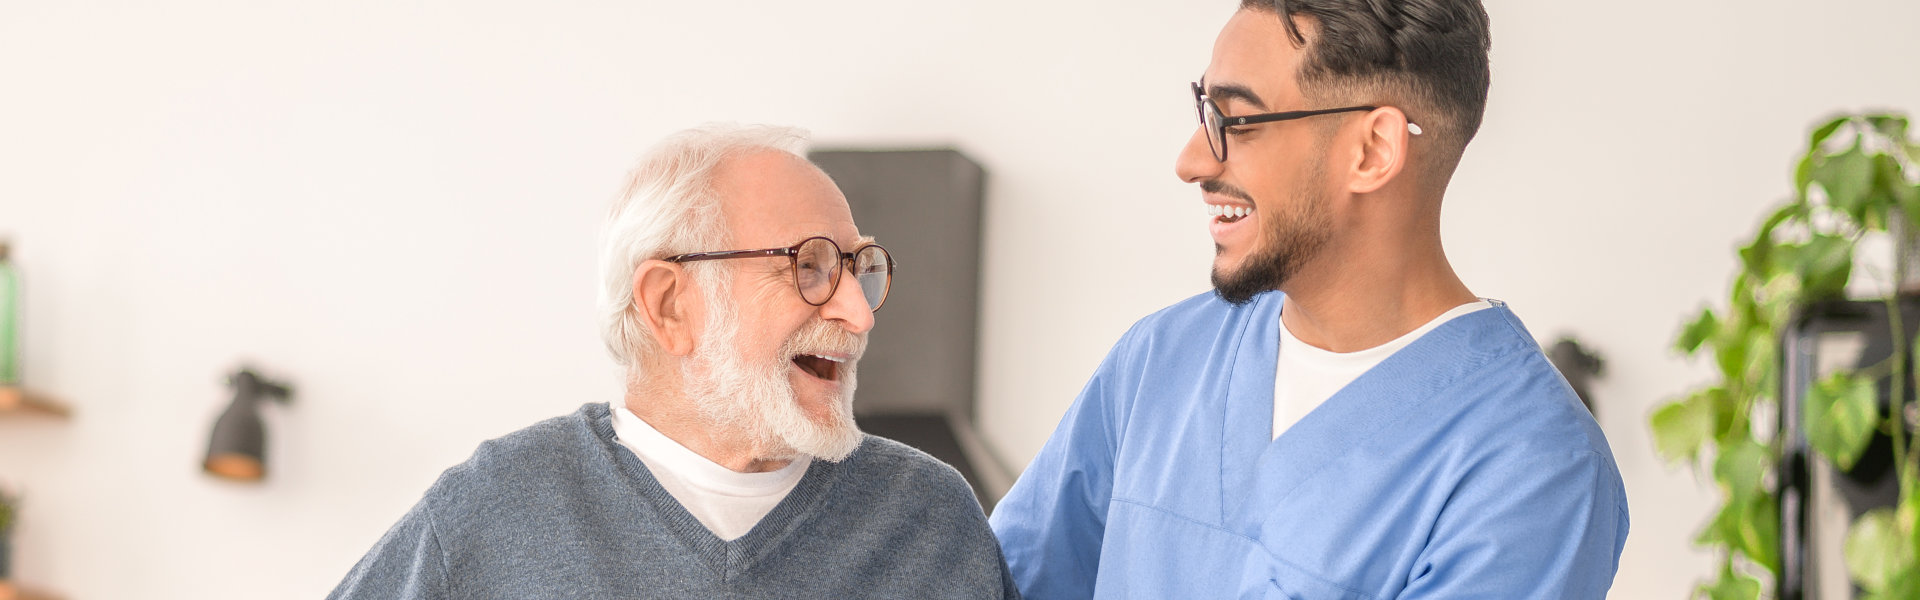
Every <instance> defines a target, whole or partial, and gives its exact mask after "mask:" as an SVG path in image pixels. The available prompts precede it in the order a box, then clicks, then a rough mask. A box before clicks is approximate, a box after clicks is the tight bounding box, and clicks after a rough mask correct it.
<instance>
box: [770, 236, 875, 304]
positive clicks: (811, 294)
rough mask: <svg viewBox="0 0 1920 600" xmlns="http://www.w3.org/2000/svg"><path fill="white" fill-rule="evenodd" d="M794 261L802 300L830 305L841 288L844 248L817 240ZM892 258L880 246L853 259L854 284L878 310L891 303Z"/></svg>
mask: <svg viewBox="0 0 1920 600" xmlns="http://www.w3.org/2000/svg"><path fill="white" fill-rule="evenodd" d="M793 258H794V261H793V264H794V283H796V284H798V285H799V287H800V298H801V299H803V300H806V301H807V303H808V304H812V305H814V306H819V305H822V304H826V303H827V301H828V300H830V299H832V298H833V292H834V290H835V289H837V288H839V287H840V273H841V267H842V266H843V265H842V264H841V261H840V247H839V246H837V245H835V244H834V243H833V241H832V240H828V239H825V238H814V239H810V240H807V241H806V242H805V243H803V244H801V245H800V249H799V251H798V252H796V253H795V254H794V257H793ZM888 258H889V257H888V256H887V251H886V249H885V248H881V247H879V246H867V247H864V248H861V249H860V252H859V254H855V255H854V257H853V274H854V283H856V284H857V285H859V286H860V293H861V295H862V296H864V297H865V299H866V301H867V306H868V307H871V308H872V309H874V310H879V309H880V305H881V304H882V303H885V302H886V301H887V290H888V288H889V287H890V286H891V284H892V283H893V265H892V261H891V260H888Z"/></svg>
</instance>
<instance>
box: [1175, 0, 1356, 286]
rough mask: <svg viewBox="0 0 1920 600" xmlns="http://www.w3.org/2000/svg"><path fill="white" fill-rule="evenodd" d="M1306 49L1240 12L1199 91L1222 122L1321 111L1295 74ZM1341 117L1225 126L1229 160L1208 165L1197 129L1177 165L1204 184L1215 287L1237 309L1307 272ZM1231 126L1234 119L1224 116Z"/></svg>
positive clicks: (1271, 20) (1265, 18)
mask: <svg viewBox="0 0 1920 600" xmlns="http://www.w3.org/2000/svg"><path fill="white" fill-rule="evenodd" d="M1301 53H1302V50H1301V49H1298V48H1294V47H1293V46H1292V44H1290V43H1288V41H1287V33H1286V28H1285V25H1283V24H1282V23H1281V22H1280V17H1278V16H1277V15H1275V14H1274V13H1272V12H1267V11H1254V10H1241V11H1239V12H1237V13H1235V14H1234V15H1233V18H1232V19H1230V20H1228V21H1227V25H1226V27H1225V28H1224V29H1222V30H1221V31H1220V37H1219V38H1218V39H1217V40H1216V41H1215V42H1214V46H1213V60H1212V62H1211V63H1210V64H1208V65H1207V71H1206V75H1205V77H1204V79H1203V80H1202V81H1201V85H1202V87H1203V91H1204V92H1205V93H1206V94H1207V95H1208V96H1209V97H1210V98H1212V100H1213V102H1214V103H1215V104H1217V105H1218V106H1219V108H1220V111H1221V113H1222V114H1224V115H1225V116H1227V117H1229V118H1231V117H1234V116H1244V115H1253V114H1261V113H1271V112H1282V111H1292V110H1305V109H1317V108H1327V107H1323V106H1312V105H1309V103H1308V102H1307V101H1306V99H1305V98H1304V97H1303V96H1302V95H1301V93H1300V86H1299V84H1298V82H1297V81H1296V79H1295V77H1294V73H1295V72H1296V71H1297V70H1298V67H1299V61H1300V58H1301ZM1345 117H1346V116H1345V115H1338V114H1336V115H1325V116H1318V117H1310V118H1307V119H1301V120H1293V121H1281V122H1273V123H1260V124H1254V125H1247V126H1240V127H1228V128H1227V133H1226V137H1225V139H1226V144H1227V146H1228V148H1229V150H1228V152H1227V160H1226V161H1225V162H1221V161H1218V160H1215V159H1214V156H1213V152H1212V150H1211V149H1210V148H1209V146H1208V142H1207V137H1206V132H1205V131H1203V130H1196V131H1195V132H1194V134H1193V136H1192V137H1191V138H1189V139H1188V140H1187V145H1186V147H1185V148H1183V149H1182V150H1181V152H1180V156H1179V158H1178V159H1177V160H1176V162H1175V164H1174V170H1175V172H1176V174H1178V175H1179V176H1180V179H1182V180H1184V181H1186V182H1188V183H1195V184H1199V185H1200V189H1201V199H1202V200H1203V201H1204V202H1205V203H1206V206H1205V207H1203V210H1204V214H1205V215H1206V218H1207V219H1208V222H1209V231H1210V233H1212V235H1213V241H1214V247H1215V255H1214V260H1213V284H1214V287H1215V288H1216V289H1217V290H1218V291H1219V293H1220V295H1221V297H1222V298H1225V299H1226V300H1227V301H1229V302H1234V303H1242V302H1246V301H1247V300H1249V299H1251V298H1252V296H1253V295H1254V294H1258V293H1260V292H1264V291H1267V290H1272V289H1278V288H1279V287H1281V286H1282V285H1284V284H1285V283H1286V282H1287V281H1288V280H1289V279H1290V278H1291V277H1293V276H1294V275H1297V274H1299V272H1300V271H1301V270H1303V269H1306V268H1309V267H1310V266H1311V264H1312V263H1313V262H1314V260H1315V259H1316V258H1318V257H1319V255H1320V254H1321V252H1320V251H1321V250H1322V249H1323V248H1324V247H1325V246H1326V245H1327V244H1328V242H1329V241H1330V240H1331V239H1332V237H1333V234H1334V227H1333V225H1334V219H1333V216H1332V215H1331V214H1330V212H1329V211H1330V209H1331V208H1332V207H1331V206H1330V204H1331V202H1330V198H1331V197H1332V195H1333V193H1334V190H1335V187H1334V183H1335V182H1332V181H1330V180H1329V178H1328V176H1327V173H1326V168H1325V160H1324V157H1325V156H1326V154H1327V143H1328V141H1327V140H1328V138H1329V137H1330V135H1331V133H1330V129H1329V128H1330V127H1333V126H1335V125H1337V124H1338V123H1339V119H1343V118H1345ZM1228 122H1231V120H1230V119H1229V121H1228Z"/></svg>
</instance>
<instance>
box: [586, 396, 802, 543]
mask: <svg viewBox="0 0 1920 600" xmlns="http://www.w3.org/2000/svg"><path fill="white" fill-rule="evenodd" d="M607 405H608V408H611V409H612V411H613V433H614V436H615V437H618V438H619V439H620V445H622V446H626V447H627V449H628V450H632V451H633V453H634V455H636V456H639V457H640V462H641V463H643V464H645V465H647V470H648V471H650V472H652V473H653V478H654V479H656V480H659V481H660V487H664V488H667V493H668V494H671V495H673V499H674V500H675V501H678V502H679V503H680V506H682V507H685V508H686V509H687V512H689V513H692V514H693V518H695V519H698V520H699V521H700V524H701V525H705V526H706V527H707V530H708V531H712V532H713V535H715V536H718V537H719V538H720V539H723V540H733V539H735V538H738V537H740V536H743V535H746V534H747V532H748V531H751V530H752V529H753V526H754V525H755V524H757V523H759V522H760V519H763V518H766V516H767V513H769V512H772V511H773V507H774V506H775V505H777V504H780V500H781V499H784V498H786V497H787V493H788V492H792V491H793V488H794V486H796V485H799V484H800V476H801V475H805V474H806V472H807V465H808V464H811V463H812V462H813V461H812V460H811V459H808V458H805V457H802V458H800V459H799V460H795V461H793V463H792V464H789V465H787V466H785V467H781V468H780V469H779V470H777V471H768V472H765V473H740V472H737V471H734V470H732V469H728V468H726V467H723V466H720V464H719V463H715V462H713V461H711V460H707V457H704V456H701V455H700V454H699V453H696V452H694V451H692V450H688V449H687V447H686V446H682V445H680V443H679V442H676V441H673V438H670V437H667V436H666V435H664V434H662V433H660V431H659V430H656V429H654V428H653V426H652V425H648V424H647V422H646V421H645V420H643V419H641V418H640V416H639V415H636V414H633V411H629V410H627V407H625V406H622V405H621V404H619V403H617V402H609V403H607Z"/></svg>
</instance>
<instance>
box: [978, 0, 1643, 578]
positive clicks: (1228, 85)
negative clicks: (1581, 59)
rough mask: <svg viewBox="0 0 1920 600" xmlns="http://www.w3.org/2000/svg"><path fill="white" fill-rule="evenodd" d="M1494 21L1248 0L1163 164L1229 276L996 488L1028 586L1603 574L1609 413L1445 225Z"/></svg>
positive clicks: (1003, 526) (1471, 13) (1622, 501)
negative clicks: (1484, 282)
mask: <svg viewBox="0 0 1920 600" xmlns="http://www.w3.org/2000/svg"><path fill="white" fill-rule="evenodd" d="M1488 45H1489V37H1488V33H1487V14H1486V12H1485V10H1484V9H1482V7H1481V5H1480V2H1479V1H1478V0H1277V1H1275V0H1243V1H1242V2H1241V5H1240V10H1239V11H1238V12H1237V13H1235V14H1234V15H1233V17H1232V18H1231V19H1230V20H1228V21H1227V24H1226V27H1225V28H1223V29H1222V30H1221V31H1220V35H1219V38H1218V39H1217V40H1216V41H1215V42H1214V45H1213V60H1212V62H1211V63H1210V64H1209V65H1207V68H1206V72H1205V73H1204V75H1203V77H1202V78H1201V79H1200V81H1199V82H1197V83H1195V84H1193V86H1192V87H1193V100H1194V109H1195V111H1196V115H1197V116H1198V117H1199V119H1200V127H1199V128H1198V130H1197V131H1195V132H1194V133H1193V136H1192V137H1191V138H1189V139H1188V140H1187V144H1186V148H1185V149H1184V150H1183V151H1182V152H1181V153H1180V155H1179V158H1178V159H1177V160H1176V162H1175V164H1174V171H1175V173H1177V174H1178V175H1179V176H1180V178H1181V179H1182V180H1184V181H1186V182H1188V183H1192V184H1195V186H1196V187H1198V188H1199V189H1198V190H1197V191H1198V192H1199V194H1198V196H1199V200H1200V201H1201V203H1200V204H1199V206H1197V208H1202V209H1203V210H1204V212H1202V211H1195V213H1196V216H1200V215H1202V214H1204V215H1205V221H1206V223H1207V229H1208V231H1209V232H1210V233H1211V234H1212V236H1213V241H1214V245H1215V248H1216V250H1217V251H1216V253H1215V257H1214V260H1213V283H1214V288H1215V293H1209V294H1203V295H1200V296H1197V297H1194V298H1192V299H1189V300H1186V301H1184V302H1181V303H1179V304H1175V305H1173V306H1172V307H1169V308H1167V309H1165V310H1162V311H1160V312H1158V313H1155V314H1153V315H1151V316H1148V317H1146V318H1145V319H1143V320H1141V321H1140V322H1139V323H1138V324H1136V325H1135V326H1134V327H1133V329H1132V330H1131V331H1129V332H1127V335H1126V337H1124V338H1122V339H1121V340H1120V343H1119V344H1118V345H1116V346H1115V347H1114V349H1113V352H1112V353H1111V354H1109V355H1108V357H1107V360H1106V362H1105V363H1104V364H1102V365H1101V366H1100V369H1099V370H1098V371H1097V372H1095V373H1094V376H1093V379H1092V381H1090V382H1088V383H1087V386H1086V388H1085V391H1083V392H1082V393H1081V395H1080V397H1079V399H1078V400H1077V401H1075V402H1074V404H1073V407H1072V408H1070V409H1068V411H1067V414H1066V416H1065V417H1064V418H1063V419H1062V421H1061V423H1060V426H1059V428H1058V429H1056V430H1055V431H1054V433H1053V437H1052V438H1051V439H1049V440H1048V441H1047V444H1046V446H1045V447H1044V448H1043V449H1042V450H1041V451H1040V454H1039V456H1037V457H1035V458H1034V459H1033V463H1032V464H1031V466H1029V467H1028V469H1027V471H1026V473H1024V474H1023V475H1022V476H1021V478H1020V480H1019V482H1018V483H1016V484H1015V485H1014V486H1013V490H1012V491H1011V492H1009V493H1008V495H1007V497H1006V499H1004V500H1002V501H1001V503H1000V505H999V506H998V507H996V508H995V510H994V513H993V526H994V530H995V531H996V532H998V533H999V536H1000V541H1001V547H1002V548H1003V549H1004V550H1005V552H1006V556H1007V560H1008V561H1009V562H1010V563H1011V568H1012V571H1013V573H1014V576H1015V579H1016V580H1017V581H1018V582H1019V586H1020V590H1021V592H1023V593H1024V594H1026V596H1027V597H1030V598H1049V599H1050V598H1087V597H1100V598H1296V599H1300V600H1308V599H1332V598H1343V599H1350V598H1378V599H1386V598H1401V599H1413V598H1554V599H1563V598H1564V599H1572V598H1586V599H1594V600H1598V599H1599V598H1602V597H1604V596H1606V593H1607V589H1608V587H1609V586H1610V585H1611V583H1612V581H1613V575H1614V570H1615V568H1616V567H1617V566H1618V565H1619V561H1620V551H1621V548H1622V545H1623V544H1624V543H1625V542H1626V536H1627V499H1626V492H1625V489H1624V488H1623V486H1622V484H1621V480H1620V471H1619V469H1618V468H1617V467H1616V466H1615V464H1614V460H1613V453H1612V451H1611V450H1610V449H1609V448H1608V446H1607V441H1606V438H1605V436H1603V435H1602V434H1601V432H1600V428H1599V427H1598V426H1597V425H1596V424H1595V423H1594V420H1593V418H1592V416H1591V415H1589V414H1588V413H1587V411H1586V409H1585V408H1584V407H1582V406H1581V404H1580V401H1579V400H1578V399H1577V398H1576V397H1575V396H1574V393H1573V391H1572V390H1571V389H1569V388H1568V387H1567V383H1566V381H1565V380H1564V379H1562V378H1561V377H1560V375H1559V374H1558V373H1556V372H1555V371H1554V370H1553V367H1552V366H1551V365H1550V364H1549V363H1548V362H1547V359H1546V357H1545V356H1544V355H1542V354H1541V352H1540V348H1539V346H1537V345H1536V344H1535V343H1534V342H1533V339H1532V337H1531V336H1530V335H1528V333H1527V331H1526V328H1524V327H1522V326H1521V324H1520V320H1519V319H1518V318H1517V317H1515V316H1514V314H1513V312H1512V311H1509V310H1508V309H1507V307H1506V305H1505V304H1502V303H1500V302H1498V301H1491V300H1483V299H1481V298H1478V297H1476V296H1475V295H1474V294H1473V293H1472V292H1471V291H1469V290H1468V288H1467V286H1466V284H1464V283H1462V282H1461V280H1460V279H1459V278H1458V277H1456V276H1455V275H1454V271H1453V268H1452V267H1451V266H1449V264H1448V262H1447V258H1446V253H1445V252H1443V251H1442V249H1441V244H1440V206H1441V198H1442V197H1443V196H1444V195H1445V193H1446V190H1447V182H1448V181H1449V180H1450V178H1451V177H1452V176H1453V172H1454V169H1455V168H1456V167H1457V166H1458V165H1459V164H1460V159H1461V157H1462V155H1463V153H1464V152H1465V150H1466V146H1467V142H1468V140H1470V139H1472V138H1473V135H1474V132H1475V130H1476V129H1477V128H1478V127H1479V125H1480V120H1481V116H1482V114H1483V113H1484V112H1485V109H1486V101H1487V89H1488V82H1489V79H1490V78H1489V69H1488V63H1487V49H1488Z"/></svg>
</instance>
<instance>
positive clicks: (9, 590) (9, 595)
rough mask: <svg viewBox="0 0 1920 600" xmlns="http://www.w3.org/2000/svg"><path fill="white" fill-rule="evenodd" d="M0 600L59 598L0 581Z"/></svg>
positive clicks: (58, 598)
mask: <svg viewBox="0 0 1920 600" xmlns="http://www.w3.org/2000/svg"><path fill="white" fill-rule="evenodd" d="M0 600H60V597H59V596H55V595H52V594H48V593H45V592H40V591H35V590H30V589H24V588H19V587H15V586H14V585H13V584H12V583H11V582H8V581H0Z"/></svg>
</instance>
